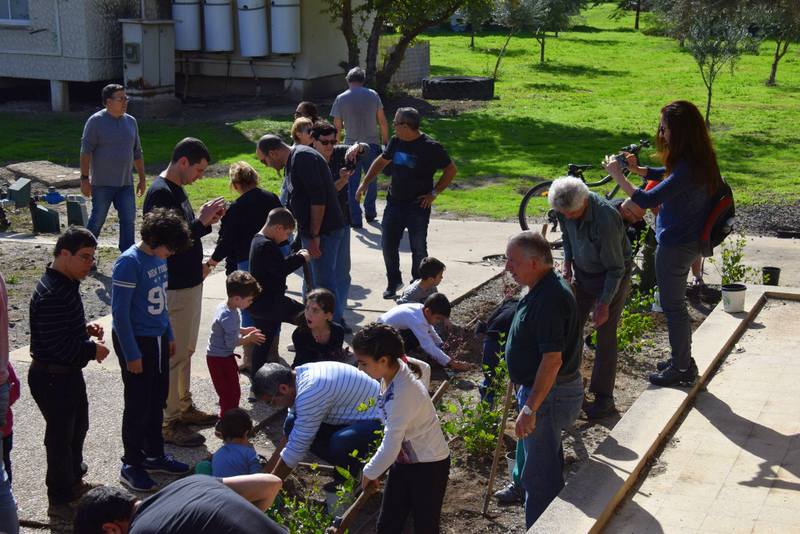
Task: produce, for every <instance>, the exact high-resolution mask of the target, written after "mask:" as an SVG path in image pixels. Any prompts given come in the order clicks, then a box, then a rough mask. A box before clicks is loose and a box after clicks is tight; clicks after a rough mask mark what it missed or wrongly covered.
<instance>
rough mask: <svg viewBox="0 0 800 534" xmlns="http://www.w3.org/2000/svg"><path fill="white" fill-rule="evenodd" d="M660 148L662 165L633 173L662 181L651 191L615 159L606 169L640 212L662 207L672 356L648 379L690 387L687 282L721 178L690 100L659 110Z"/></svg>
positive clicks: (659, 226) (660, 253)
mask: <svg viewBox="0 0 800 534" xmlns="http://www.w3.org/2000/svg"><path fill="white" fill-rule="evenodd" d="M656 148H657V151H658V157H659V158H660V159H661V161H662V162H663V163H664V167H662V168H658V167H654V168H650V167H648V168H646V169H643V168H633V169H631V170H632V172H637V171H638V173H643V174H645V176H646V177H647V178H648V179H657V180H661V182H660V183H659V184H658V185H657V186H655V187H653V188H652V189H650V190H649V191H645V190H643V189H641V188H636V187H635V186H634V185H632V184H631V183H630V182H629V181H628V180H627V178H626V177H625V175H624V174H623V172H622V165H621V164H620V163H619V162H618V161H617V160H616V157H615V156H607V157H606V159H605V161H604V166H605V167H606V170H607V171H608V172H609V174H611V176H612V177H613V178H614V180H615V181H616V182H617V183H618V184H619V186H620V188H621V189H622V190H623V191H625V193H626V194H627V195H628V196H630V197H631V200H633V201H634V202H635V203H636V204H638V205H639V206H640V207H641V208H643V209H647V208H653V207H655V206H659V205H660V210H659V212H658V216H657V218H656V240H657V241H658V247H657V249H656V279H657V281H658V290H659V297H660V300H661V307H662V308H663V310H664V315H665V316H666V318H667V330H668V332H669V344H670V347H671V358H670V359H669V360H666V361H663V362H659V364H658V372H656V373H653V374H651V375H650V382H652V383H653V384H655V385H658V386H675V385H684V386H686V385H691V384H692V383H693V382H694V381H695V379H696V378H697V365H696V364H695V362H694V359H693V358H692V353H691V350H692V329H691V322H690V319H689V312H688V311H687V309H686V278H687V276H688V274H689V269H690V267H691V265H692V262H693V261H694V260H695V259H696V258H697V257H698V256H699V255H700V245H699V238H700V233H701V230H702V228H703V224H704V223H705V220H706V218H707V217H708V214H709V210H710V199H711V197H712V196H713V195H714V193H715V192H716V190H717V187H719V185H720V184H721V183H722V177H721V176H720V172H719V167H718V165H717V157H716V154H715V153H714V148H713V147H712V145H711V139H710V138H709V135H708V129H707V128H706V125H705V122H704V120H703V117H702V115H701V114H700V111H699V110H698V109H697V107H696V106H695V105H694V104H692V103H691V102H687V101H685V100H677V101H675V102H672V103H670V104H667V105H666V106H664V107H663V108H662V109H661V121H660V123H659V125H658V133H657V135H656ZM645 171H646V172H645ZM664 176H665V177H666V178H663V179H661V178H662V177H664Z"/></svg>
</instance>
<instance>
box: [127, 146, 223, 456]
mask: <svg viewBox="0 0 800 534" xmlns="http://www.w3.org/2000/svg"><path fill="white" fill-rule="evenodd" d="M210 161H211V156H210V155H209V153H208V149H207V148H206V146H205V144H203V142H202V141H200V140H199V139H194V138H192V137H187V138H185V139H183V140H182V141H180V142H179V143H178V144H177V145H175V148H174V149H173V150H172V159H171V161H170V163H169V165H168V166H167V168H166V169H165V170H164V171H163V172H162V173H161V174H160V175H159V176H158V177H157V178H156V179H155V180H153V183H152V184H150V188H149V189H148V190H147V194H146V195H145V197H144V203H143V205H142V212H143V214H146V213H149V212H150V211H152V210H153V209H154V208H166V209H174V210H177V211H178V213H180V214H181V215H183V217H184V219H186V223H187V224H188V225H189V229H190V230H191V232H192V246H191V247H190V248H189V249H188V250H186V251H183V252H179V253H177V254H173V255H172V256H170V257H169V258H168V259H167V276H168V281H167V302H166V303H164V302H153V303H152V304H153V305H154V306H155V307H156V308H157V307H158V306H163V305H164V304H166V306H167V309H168V310H169V321H170V324H172V330H173V332H174V334H175V354H174V355H173V356H172V357H171V358H170V359H169V394H168V395H167V404H166V407H165V408H164V441H165V442H167V443H172V444H174V445H178V446H180V447H195V446H198V445H202V444H203V442H205V438H204V437H203V435H202V434H200V433H198V432H195V431H194V430H192V429H191V428H189V425H210V424H213V423H214V422H215V421H216V420H217V416H216V415H215V414H210V413H205V412H202V411H200V410H198V409H197V408H196V407H195V405H194V403H193V402H192V393H191V391H190V390H189V387H190V386H189V383H190V379H191V362H192V355H193V354H194V351H195V346H196V345H197V336H198V333H199V332H200V311H201V309H202V302H203V280H204V279H205V278H206V276H208V273H209V270H210V266H209V265H208V264H207V263H203V243H202V241H201V239H202V237H203V236H205V235H207V234H209V233H211V227H212V225H214V224H216V223H217V221H219V219H220V218H221V217H222V216H223V215H224V214H225V199H223V198H222V197H218V198H215V199H213V200H209V201H208V202H206V203H205V204H203V205H202V206H200V213H199V214H198V215H197V217H195V214H194V210H193V209H192V205H191V203H190V202H189V197H188V196H187V195H186V191H185V190H184V186H187V185H190V184H192V183H193V182H195V181H196V180H199V179H200V178H202V176H203V172H205V170H206V167H208V164H209V162H210Z"/></svg>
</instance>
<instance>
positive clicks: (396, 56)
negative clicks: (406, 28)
mask: <svg viewBox="0 0 800 534" xmlns="http://www.w3.org/2000/svg"><path fill="white" fill-rule="evenodd" d="M418 33H419V32H415V33H414V34H413V35H403V36H402V37H401V38H400V40H399V41H398V42H397V44H396V45H394V48H392V51H391V52H389V54H388V55H387V56H386V57H385V58H384V60H383V65H382V66H381V68H380V69H379V70H377V71H376V72H375V90H376V91H377V92H378V93H379V94H385V93H386V89H387V88H388V87H389V82H391V81H392V75H393V74H394V73H395V72H396V71H397V69H398V68H400V64H401V63H402V62H403V57H404V56H405V54H406V49H407V48H408V46H409V45H410V44H411V41H413V40H414V37H416V36H417V34H418Z"/></svg>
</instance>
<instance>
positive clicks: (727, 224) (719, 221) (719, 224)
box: [700, 179, 736, 258]
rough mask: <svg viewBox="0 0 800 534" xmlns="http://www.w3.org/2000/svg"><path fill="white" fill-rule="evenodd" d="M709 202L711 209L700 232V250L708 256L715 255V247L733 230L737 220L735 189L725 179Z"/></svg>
mask: <svg viewBox="0 0 800 534" xmlns="http://www.w3.org/2000/svg"><path fill="white" fill-rule="evenodd" d="M709 203H710V205H711V211H709V213H708V217H706V222H705V224H704V225H703V230H702V232H701V233H700V252H701V253H702V254H703V256H704V257H706V258H708V257H710V256H713V255H714V247H716V246H718V245H719V244H720V243H722V242H723V241H724V240H725V238H726V237H728V235H729V234H730V233H731V232H733V226H734V223H735V221H736V206H735V204H734V202H733V191H731V187H730V186H729V185H728V183H727V182H726V181H725V180H724V179H723V180H722V183H721V184H720V186H719V187H718V188H717V192H716V193H714V195H713V196H712V197H711V200H710V201H709Z"/></svg>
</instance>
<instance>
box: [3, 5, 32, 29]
mask: <svg viewBox="0 0 800 534" xmlns="http://www.w3.org/2000/svg"><path fill="white" fill-rule="evenodd" d="M28 1H29V0H0V23H11V24H17V23H27V22H29V21H30V15H29V14H28Z"/></svg>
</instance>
